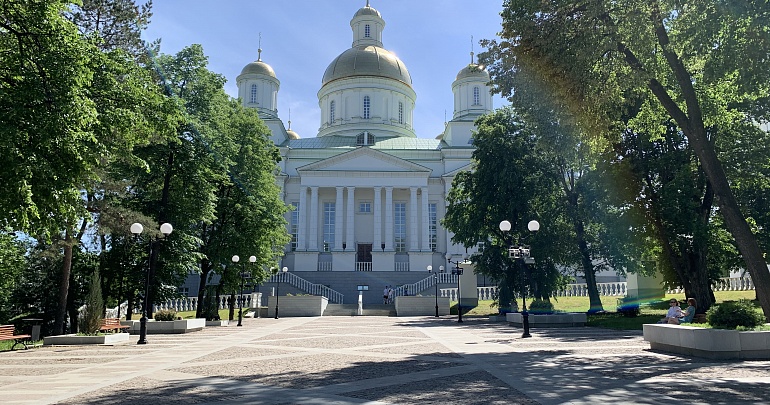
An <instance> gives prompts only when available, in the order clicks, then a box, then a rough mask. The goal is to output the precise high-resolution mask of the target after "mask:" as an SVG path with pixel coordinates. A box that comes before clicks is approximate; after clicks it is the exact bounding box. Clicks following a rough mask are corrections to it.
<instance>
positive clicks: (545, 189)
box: [442, 108, 564, 297]
mask: <svg viewBox="0 0 770 405" xmlns="http://www.w3.org/2000/svg"><path fill="white" fill-rule="evenodd" d="M476 124H477V127H478V132H477V133H476V134H475V135H474V146H475V147H476V149H475V150H474V152H473V170H472V171H468V172H461V173H458V174H457V176H456V177H455V179H454V182H453V183H452V188H451V190H450V191H449V195H448V198H447V200H448V208H447V214H446V216H445V217H444V219H443V220H442V224H443V225H444V226H445V227H446V228H447V229H448V230H450V231H451V232H453V233H454V234H455V235H454V237H453V239H452V240H453V241H454V242H455V243H460V244H462V245H464V246H466V247H471V246H476V245H481V246H483V248H482V249H481V250H480V251H479V252H478V253H477V254H474V255H473V256H472V257H471V260H472V261H473V262H474V264H475V265H476V269H475V271H476V272H477V273H481V274H485V275H487V276H488V277H490V278H491V279H493V280H498V281H499V280H507V281H506V282H507V284H508V285H509V286H511V287H512V288H511V290H512V291H516V292H517V293H518V292H520V291H521V290H522V288H523V287H526V288H527V289H530V290H531V293H530V294H527V295H528V296H538V297H547V296H548V295H550V292H551V291H552V290H553V289H555V288H556V287H557V286H558V285H559V283H561V282H562V281H563V280H562V279H561V276H560V274H559V272H558V270H557V269H556V267H555V264H554V263H555V262H556V261H557V260H558V259H559V258H560V257H561V256H562V255H563V254H564V248H563V246H564V243H563V233H562V232H560V229H559V226H557V224H558V220H557V217H558V212H554V210H553V209H549V208H551V207H553V206H555V205H558V203H557V202H555V201H554V200H555V199H554V197H553V196H554V193H555V192H558V187H557V183H556V179H557V177H558V175H557V174H556V173H554V172H553V171H550V170H549V168H550V167H552V162H551V160H552V157H551V155H550V154H547V153H543V151H542V149H540V148H539V147H538V144H537V142H536V139H535V137H534V135H533V133H532V130H531V129H530V128H529V127H527V126H526V125H525V124H523V123H522V120H521V119H520V117H519V115H518V114H517V113H516V112H515V111H514V110H512V109H510V108H502V109H499V110H497V111H495V112H494V113H492V114H489V115H486V116H484V117H481V118H479V120H478V121H477V122H476ZM532 219H537V220H538V221H540V223H541V230H540V232H538V233H537V234H536V235H530V233H529V231H527V230H526V229H527V228H526V226H527V223H528V222H529V221H530V220H532ZM503 220H508V221H510V222H511V224H512V229H511V231H510V232H509V234H505V233H503V232H502V231H500V229H499V224H500V222H501V221H503ZM516 241H521V242H522V243H524V242H526V243H527V244H529V245H531V250H532V252H533V253H532V254H533V256H534V257H536V262H535V264H534V265H532V266H531V268H530V269H528V268H527V267H526V265H524V264H523V263H522V262H521V260H512V259H510V258H508V247H509V246H510V245H512V244H513V243H514V242H516Z"/></svg>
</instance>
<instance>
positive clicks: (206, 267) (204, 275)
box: [195, 258, 211, 318]
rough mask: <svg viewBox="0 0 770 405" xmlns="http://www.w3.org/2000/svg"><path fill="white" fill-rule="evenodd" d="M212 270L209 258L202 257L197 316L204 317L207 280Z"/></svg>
mask: <svg viewBox="0 0 770 405" xmlns="http://www.w3.org/2000/svg"><path fill="white" fill-rule="evenodd" d="M210 271H211V264H210V262H209V260H208V259H205V258H204V259H202V260H201V275H200V284H198V309H196V310H195V317H196V318H203V317H204V314H203V311H204V309H205V308H204V305H203V300H204V298H205V296H206V280H207V279H208V277H209V272H210Z"/></svg>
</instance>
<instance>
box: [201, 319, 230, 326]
mask: <svg viewBox="0 0 770 405" xmlns="http://www.w3.org/2000/svg"><path fill="white" fill-rule="evenodd" d="M229 325H230V320H229V319H222V320H219V321H206V326H229Z"/></svg>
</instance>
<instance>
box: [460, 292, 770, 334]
mask: <svg viewBox="0 0 770 405" xmlns="http://www.w3.org/2000/svg"><path fill="white" fill-rule="evenodd" d="M755 295H756V294H755V293H754V291H717V292H714V296H715V298H716V302H717V303H721V302H725V301H737V300H739V299H750V300H753V299H754V298H755ZM618 298H619V297H606V296H602V297H601V300H602V306H603V307H604V310H605V311H607V313H603V314H592V315H589V316H588V326H595V327H601V328H608V329H620V330H642V325H644V324H646V323H655V322H657V321H658V320H660V319H661V318H662V317H663V316H665V314H666V310H665V309H654V308H650V307H647V306H645V305H642V306H641V308H640V314H639V316H636V317H626V316H623V315H622V314H618V313H615V307H616V306H617V299H618ZM671 298H676V299H678V300H679V301H680V302H681V301H684V300H685V296H684V294H666V297H665V301H668V300H669V299H671ZM551 302H553V307H554V310H556V311H559V312H586V311H588V308H589V304H588V297H556V298H552V299H551ZM527 303H528V304H529V303H531V300H527ZM491 304H492V301H479V305H478V306H476V307H474V308H471V309H469V310H465V309H464V310H463V315H464V316H471V317H473V316H479V317H482V316H489V315H497V313H498V311H497V308H493V307H492V306H491ZM757 311H758V312H759V313H762V309H761V308H759V307H758V308H757ZM451 313H452V314H454V315H457V305H456V304H455V306H453V307H452V310H451ZM702 325H703V326H704V327H708V326H707V324H702Z"/></svg>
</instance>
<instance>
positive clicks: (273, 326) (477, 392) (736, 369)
mask: <svg viewBox="0 0 770 405" xmlns="http://www.w3.org/2000/svg"><path fill="white" fill-rule="evenodd" d="M520 335H521V330H520V329H516V328H511V327H509V326H507V325H506V324H502V323H488V322H486V321H482V320H478V319H468V320H466V322H464V323H463V324H457V323H456V322H455V321H454V319H452V318H440V319H435V318H395V317H324V318H285V319H278V320H275V319H271V318H267V319H264V318H263V319H245V320H244V326H243V327H240V328H238V327H235V326H230V327H219V328H207V329H205V330H204V331H201V332H196V333H190V334H185V335H149V336H148V340H149V344H147V345H145V346H138V345H136V344H135V341H136V337H133V336H132V342H131V344H126V345H119V346H112V347H110V346H100V347H96V346H93V347H87V346H81V347H66V346H60V347H43V348H37V349H34V350H20V351H15V352H4V353H0V386H2V391H1V393H0V398H1V399H0V401H1V402H2V403H3V404H43V403H46V404H47V403H60V404H97V403H113V402H115V403H118V402H120V403H130V402H133V403H152V404H190V403H253V404H363V403H366V404H389V403H397V404H562V403H569V404H597V403H613V404H619V403H628V404H662V403H665V404H673V403H704V404H705V403H708V404H716V403H724V404H736V403H770V371H769V370H770V362H766V361H765V362H715V361H707V360H699V359H691V358H686V357H677V356H669V355H665V354H660V353H653V352H650V351H649V345H648V344H647V343H646V342H644V341H643V340H642V338H641V335H640V333H638V332H616V331H608V330H603V329H595V328H575V329H560V330H544V329H533V337H532V338H530V339H521V338H520Z"/></svg>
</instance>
